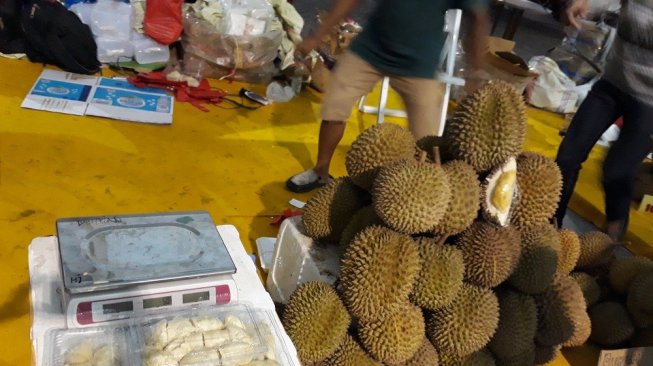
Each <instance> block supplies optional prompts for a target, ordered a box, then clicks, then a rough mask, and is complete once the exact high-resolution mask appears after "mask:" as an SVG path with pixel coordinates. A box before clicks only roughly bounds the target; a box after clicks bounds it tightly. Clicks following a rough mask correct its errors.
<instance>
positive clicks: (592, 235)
mask: <svg viewBox="0 0 653 366" xmlns="http://www.w3.org/2000/svg"><path fill="white" fill-rule="evenodd" d="M579 239H580V256H579V257H578V263H577V264H576V268H579V269H586V268H594V267H598V266H602V265H604V264H606V263H608V262H609V261H610V260H611V259H612V256H613V255H614V248H615V242H614V240H612V239H611V238H610V237H609V236H608V235H607V234H605V233H602V232H600V231H590V232H588V233H584V234H582V235H580V236H579Z"/></svg>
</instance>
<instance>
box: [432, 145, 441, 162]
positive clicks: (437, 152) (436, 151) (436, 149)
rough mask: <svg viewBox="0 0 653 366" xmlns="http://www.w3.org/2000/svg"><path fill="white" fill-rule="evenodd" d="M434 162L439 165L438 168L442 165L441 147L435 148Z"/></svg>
mask: <svg viewBox="0 0 653 366" xmlns="http://www.w3.org/2000/svg"><path fill="white" fill-rule="evenodd" d="M433 161H435V165H437V166H440V165H442V159H440V147H439V146H433Z"/></svg>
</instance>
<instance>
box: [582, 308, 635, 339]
mask: <svg viewBox="0 0 653 366" xmlns="http://www.w3.org/2000/svg"><path fill="white" fill-rule="evenodd" d="M589 316H590V319H591V320H592V334H591V335H590V339H591V340H592V341H593V342H596V343H598V344H600V345H602V346H617V345H620V344H622V343H624V342H626V341H627V340H629V339H630V338H631V337H632V336H633V334H634V333H635V326H634V325H633V322H632V319H631V318H630V316H629V315H628V310H626V308H625V307H624V306H623V305H621V304H620V303H618V302H603V303H600V304H596V305H594V306H592V307H591V308H590V309H589Z"/></svg>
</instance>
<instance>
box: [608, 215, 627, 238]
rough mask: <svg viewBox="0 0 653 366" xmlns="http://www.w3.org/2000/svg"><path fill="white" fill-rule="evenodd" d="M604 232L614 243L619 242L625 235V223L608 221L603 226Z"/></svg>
mask: <svg viewBox="0 0 653 366" xmlns="http://www.w3.org/2000/svg"><path fill="white" fill-rule="evenodd" d="M604 232H605V233H606V234H608V236H609V237H610V238H612V240H614V241H615V242H618V241H621V240H622V239H623V237H624V236H625V235H626V223H625V221H622V220H619V221H610V222H608V223H607V224H606V225H605V230H604Z"/></svg>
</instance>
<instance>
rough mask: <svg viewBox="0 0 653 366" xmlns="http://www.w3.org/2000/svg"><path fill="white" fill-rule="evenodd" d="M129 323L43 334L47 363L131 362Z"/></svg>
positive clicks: (54, 365)
mask: <svg viewBox="0 0 653 366" xmlns="http://www.w3.org/2000/svg"><path fill="white" fill-rule="evenodd" d="M128 337H129V328H128V327H113V328H112V327H99V328H84V329H57V330H53V331H50V332H48V333H47V334H46V339H47V340H48V343H47V344H48V345H49V346H50V348H49V349H48V355H47V356H46V357H47V359H48V363H47V364H48V365H49V366H64V365H76V364H84V365H105V366H109V365H116V366H120V365H130V364H132V363H133V362H132V359H131V355H130V354H129V347H128V345H129V344H128Z"/></svg>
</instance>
